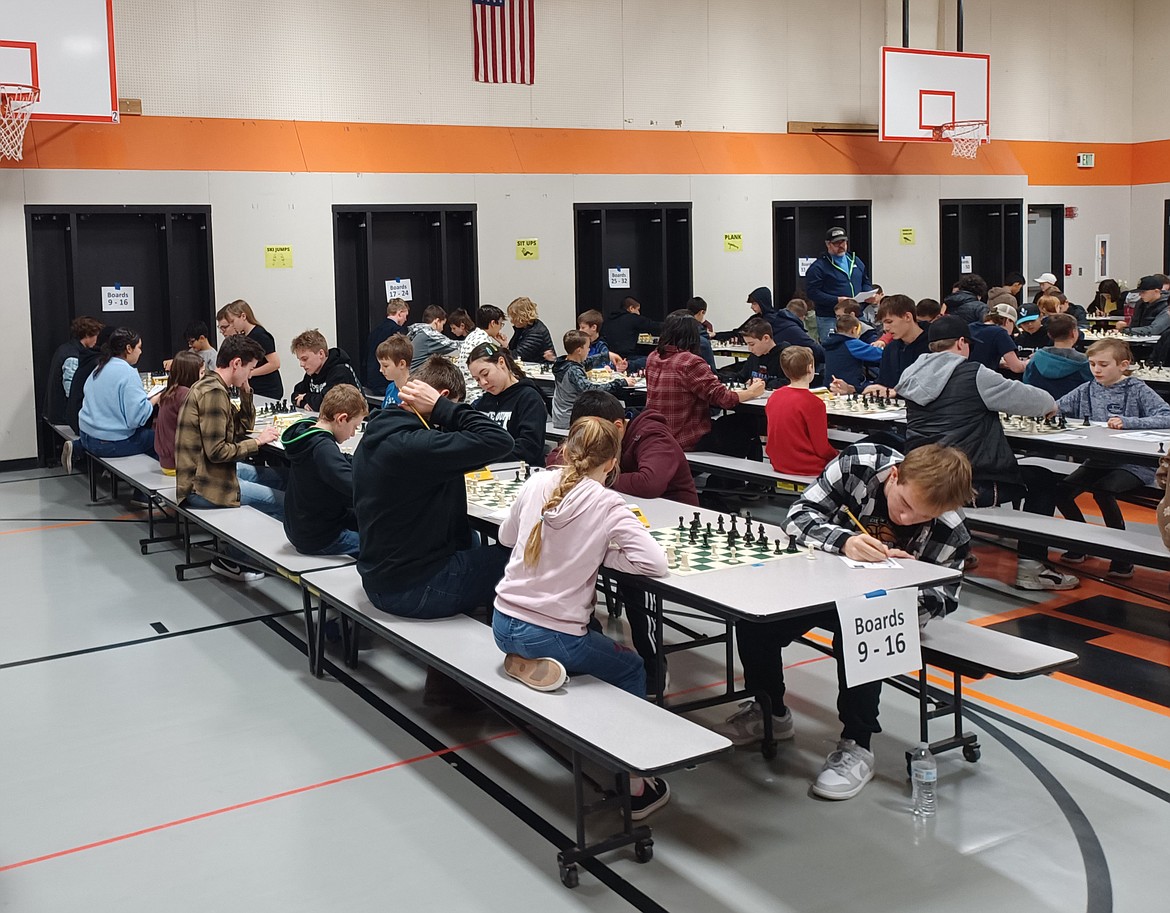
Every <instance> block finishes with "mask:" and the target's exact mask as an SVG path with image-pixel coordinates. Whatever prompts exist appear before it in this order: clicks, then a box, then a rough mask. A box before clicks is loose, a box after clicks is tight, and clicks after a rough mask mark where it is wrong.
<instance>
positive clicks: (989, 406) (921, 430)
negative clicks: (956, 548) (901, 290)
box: [895, 314, 1080, 590]
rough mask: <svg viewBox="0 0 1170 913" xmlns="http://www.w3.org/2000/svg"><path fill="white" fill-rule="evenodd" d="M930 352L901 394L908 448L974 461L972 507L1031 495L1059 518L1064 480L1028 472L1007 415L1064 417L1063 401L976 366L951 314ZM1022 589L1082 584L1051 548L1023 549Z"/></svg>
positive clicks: (1038, 509)
mask: <svg viewBox="0 0 1170 913" xmlns="http://www.w3.org/2000/svg"><path fill="white" fill-rule="evenodd" d="M927 332H928V334H929V340H930V352H928V353H927V354H926V355H923V356H922V357H921V358H919V359H918V360H917V361H915V362H914V363H913V364H912V365H910V367H908V368H907V369H906V370H905V372H903V374H902V378H901V380H900V381H899V382H898V386H897V387H896V388H895V389H896V390H897V392H898V395H899V396H901V397H902V398H903V399H905V400H906V404H907V405H906V446H907V447H908V448H910V449H913V448H914V447H920V446H922V445H923V444H949V445H951V446H954V447H958V448H959V449H960V450H962V451H963V452H964V453H965V454H967V457H968V458H969V459H970V460H971V474H972V485H973V487H974V497H973V499H972V501H971V505H970V506H972V507H995V506H998V505H1000V504H1005V503H1010V502H1012V501H1017V500H1019V499H1021V498H1023V497H1025V495H1026V496H1027V501H1026V503H1025V510H1028V511H1029V512H1031V513H1035V514H1043V515H1045V516H1049V517H1050V516H1052V514H1053V511H1054V510H1055V506H1056V505H1055V493H1056V479H1055V477H1054V475H1053V474H1052V473H1051V472H1049V471H1048V470H1045V469H1040V468H1039V467H1031V466H1029V467H1020V465H1019V464H1018V463H1017V462H1016V456H1015V454H1014V453H1012V448H1011V446H1010V445H1009V444H1008V442H1007V437H1006V436H1005V435H1004V432H1003V426H1002V424H1001V423H1000V419H999V414H1000V413H1001V412H1006V413H1007V414H1009V415H1026V416H1040V415H1050V414H1053V413H1055V411H1056V401H1055V400H1054V399H1053V398H1052V396H1051V395H1050V394H1048V393H1047V392H1045V391H1044V390H1041V389H1039V388H1037V387H1029V386H1028V385H1026V384H1021V383H1019V382H1017V381H1012V380H1008V379H1007V378H1005V377H1003V376H1001V375H1000V374H998V373H996V372H995V371H992V370H991V369H990V368H988V367H986V366H984V365H981V364H979V363H978V362H974V361H969V360H968V355H970V351H971V337H970V332H971V331H970V328H969V326H968V324H967V321H966V320H964V319H963V318H961V317H955V316H953V315H950V314H947V315H946V316H943V317H940V318H939V319H938V320H936V321H935V322H934V323H932V324H931V325H930V329H929V330H928V331H927ZM1019 553H1020V560H1019V563H1018V565H1017V568H1016V586H1017V587H1019V588H1021V589H1026V590H1068V589H1072V588H1073V587H1076V586H1078V585H1079V584H1080V581H1079V580H1078V579H1077V578H1076V577H1073V576H1071V575H1068V574H1062V573H1060V572H1059V571H1056V570H1054V569H1052V568H1050V567H1047V566H1046V565H1045V564H1044V563H1043V562H1044V559H1045V558H1046V557H1047V550H1046V549H1045V548H1043V547H1042V546H1037V545H1028V544H1025V543H1020V545H1019Z"/></svg>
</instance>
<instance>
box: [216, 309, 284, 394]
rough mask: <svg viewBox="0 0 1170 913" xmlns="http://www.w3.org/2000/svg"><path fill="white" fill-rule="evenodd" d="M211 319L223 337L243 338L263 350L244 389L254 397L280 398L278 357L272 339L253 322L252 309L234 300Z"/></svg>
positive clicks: (281, 382) (273, 338)
mask: <svg viewBox="0 0 1170 913" xmlns="http://www.w3.org/2000/svg"><path fill="white" fill-rule="evenodd" d="M215 319H216V321H217V322H218V324H219V332H220V333H221V334H222V335H223V336H225V337H227V336H247V337H248V338H249V339H252V340H255V341H256V342H258V343H259V344H260V348H262V349H263V350H264V360H263V361H262V362H260V364H258V365H256V367H255V368H254V369H253V370H252V376H251V377H250V378H248V386H249V387H251V389H252V393H253V394H255V395H256V396H267V397H269V398H270V399H281V398H282V397H283V396H284V382H283V381H282V380H281V379H280V355H278V354H277V352H276V339H275V337H273V335H272V334H271V333H269V332H268V331H267V330H266V329H264V327H263V326H261V325H260V324H259V323H258V322H257V321H256V315H255V314H254V313H253V312H252V305H250V304H248V302H246V301H244V299H242V298H237V299H236V300H235V301H232V302H230V303H228V304H225V305H224V306H223V307H221V308H220V309H219V310H218V311H217V312H216V314H215Z"/></svg>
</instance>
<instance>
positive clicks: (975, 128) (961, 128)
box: [931, 120, 987, 159]
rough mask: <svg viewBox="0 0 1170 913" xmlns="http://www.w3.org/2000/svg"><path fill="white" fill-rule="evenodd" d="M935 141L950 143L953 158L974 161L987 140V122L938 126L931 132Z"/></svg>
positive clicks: (976, 121) (970, 121)
mask: <svg viewBox="0 0 1170 913" xmlns="http://www.w3.org/2000/svg"><path fill="white" fill-rule="evenodd" d="M931 133H933V134H934V138H935V139H936V140H947V139H949V140H950V141H951V155H953V156H955V158H961V159H974V158H975V157H976V155H978V153H979V146H980V144H981V143H982V142H983V140H984V139H986V138H987V121H985V120H957V121H953V122H952V123H949V124H939V126H937V127H934V128H933V129H932V130H931Z"/></svg>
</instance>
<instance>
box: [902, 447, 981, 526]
mask: <svg viewBox="0 0 1170 913" xmlns="http://www.w3.org/2000/svg"><path fill="white" fill-rule="evenodd" d="M898 481H899V482H901V483H902V484H904V485H913V486H914V487H915V488H916V489H917V490H918V493H919V494H920V495H921V496H922V498H923V500H924V501H926V503H927V504H928V505H929V506H930V507H931V508H933V509H934V510H937V511H938V512H939V513H940V514H944V513H946V512H947V511H948V510H955V509H957V508H959V507H962V506H963V505H964V504H968V503H970V501H971V498H972V491H971V461H970V460H969V459H968V458H967V454H965V453H963V451H962V450H960V449H959V448H958V447H951V446H949V445H945V444H927V445H925V446H923V447H915V448H914V449H913V450H911V451H910V452H909V453H908V454H906V456H905V457H904V458H903V460H902V462H901V463H899V464H898Z"/></svg>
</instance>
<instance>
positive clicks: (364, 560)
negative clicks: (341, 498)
mask: <svg viewBox="0 0 1170 913" xmlns="http://www.w3.org/2000/svg"><path fill="white" fill-rule="evenodd" d="M428 421H429V423H430V426H431V427H430V428H427V427H426V426H425V425H424V424H423V423H422V421H420V420H419V417H418V416H417V415H415V414H414V413H413V412H409V411H407V410H406V409H382V410H380V411H378V412H375V413H374V414H373V415H372V416H371V418H370V420H369V422H368V423H367V424H366V433H365V436H364V437H363V438H362V444H361V446H360V447H358V449H357V453H355V454H354V458H353V484H354V510H355V511H356V513H357V521H358V533H359V534H360V537H361V554H360V557H359V558H358V563H357V566H358V572H359V573H360V574H361V576H362V582H363V583H364V584H365V588H366V589H367V590H368V591H371V592H391V593H393V592H401V591H402V590H405V589H409V588H410V587H412V586H414V585H416V584H418V583H420V582H422V581H424V580H426V579H428V578H429V577H432V576H434V574H435V573H437V572H438V571H439V569H440V568H441V567H442V566H443V565H444V564H445V563H446V561H447V559H449V558H450V557H451V556H452V555H453V554H455V552H456V551H458V550H460V549H465V548H469V547H470V546H471V535H470V529H469V527H468V524H467V489H466V484H465V483H464V480H463V475H464V473H467V472H471V471H472V470H475V469H480V468H482V467H483V466H485V465H487V464H488V463H494V462H499V461H500V460H503V459H505V458H506V457H507V456H508V455H509V453H511V451H512V447H513V441H512V438H511V436H510V435H509V434H508V432H506V431H505V430H504V429H502V428H501V427H500V426H499V425H497V424H496V423H495V422H493V421H492V420H491V419H490V418H488V417H487V416H485V415H483V414H481V413H479V412H477V411H476V410H475V409H473V408H472V407H471V406H468V405H466V404H464V403H453V402H451V401H450V400H448V399H440V400H439V401H438V402H437V403H436V404H435V408H434V411H433V412H432V413H431V416H430V419H429V420H428ZM395 480H398V484H394V481H395Z"/></svg>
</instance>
